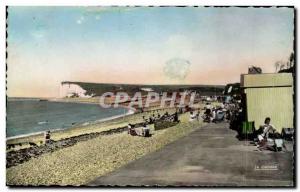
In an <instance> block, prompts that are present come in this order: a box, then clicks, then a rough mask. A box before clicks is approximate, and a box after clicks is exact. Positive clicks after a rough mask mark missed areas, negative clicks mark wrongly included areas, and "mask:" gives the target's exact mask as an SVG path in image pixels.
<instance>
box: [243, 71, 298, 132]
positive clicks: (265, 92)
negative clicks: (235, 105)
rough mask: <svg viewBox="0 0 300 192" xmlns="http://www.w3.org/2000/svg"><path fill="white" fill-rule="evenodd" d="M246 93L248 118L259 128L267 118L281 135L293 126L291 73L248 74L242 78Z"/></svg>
mask: <svg viewBox="0 0 300 192" xmlns="http://www.w3.org/2000/svg"><path fill="white" fill-rule="evenodd" d="M241 86H242V87H243V88H244V92H245V93H246V105H247V109H246V110H247V111H246V112H247V118H248V121H254V122H255V127H256V128H259V126H260V125H262V124H263V123H264V120H265V118H266V117H270V118H271V124H273V125H274V126H275V127H276V130H277V131H278V132H280V133H281V130H282V128H284V127H294V126H293V117H294V111H293V78H292V74H290V73H275V74H253V75H252V74H247V75H242V77H241Z"/></svg>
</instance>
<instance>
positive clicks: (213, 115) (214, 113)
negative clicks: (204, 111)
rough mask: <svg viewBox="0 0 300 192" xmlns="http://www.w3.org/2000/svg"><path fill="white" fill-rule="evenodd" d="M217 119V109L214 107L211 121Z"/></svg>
mask: <svg viewBox="0 0 300 192" xmlns="http://www.w3.org/2000/svg"><path fill="white" fill-rule="evenodd" d="M215 119H216V109H215V108H213V109H212V113H211V119H210V121H214V120H215Z"/></svg>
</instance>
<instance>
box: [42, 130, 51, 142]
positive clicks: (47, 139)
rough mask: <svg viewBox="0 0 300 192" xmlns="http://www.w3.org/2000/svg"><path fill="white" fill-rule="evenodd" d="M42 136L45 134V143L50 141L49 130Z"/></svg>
mask: <svg viewBox="0 0 300 192" xmlns="http://www.w3.org/2000/svg"><path fill="white" fill-rule="evenodd" d="M44 136H45V144H47V143H50V139H51V135H50V131H46V132H45V135H44Z"/></svg>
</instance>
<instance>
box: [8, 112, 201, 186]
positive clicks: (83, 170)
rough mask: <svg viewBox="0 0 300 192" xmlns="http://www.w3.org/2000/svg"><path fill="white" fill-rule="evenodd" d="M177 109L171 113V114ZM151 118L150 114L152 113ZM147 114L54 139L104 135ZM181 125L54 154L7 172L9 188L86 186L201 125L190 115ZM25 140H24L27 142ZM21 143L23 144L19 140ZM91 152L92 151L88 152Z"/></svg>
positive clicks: (101, 139) (99, 140) (121, 135)
mask: <svg viewBox="0 0 300 192" xmlns="http://www.w3.org/2000/svg"><path fill="white" fill-rule="evenodd" d="M172 110H173V111H174V110H175V109H168V111H169V112H172ZM150 114H151V113H150ZM144 115H145V113H140V114H134V115H129V116H127V117H124V118H120V119H115V120H112V121H109V122H102V123H99V124H95V125H89V126H85V127H77V128H72V129H69V130H64V131H60V132H56V133H53V139H57V140H59V139H61V138H66V137H70V136H71V135H79V134H83V133H88V132H90V133H91V132H95V131H104V130H109V129H112V128H115V127H119V126H122V125H125V124H127V122H131V123H133V122H140V121H141V120H142V116H144ZM179 118H180V121H181V122H180V123H179V124H177V125H175V126H173V127H170V128H167V129H164V130H159V131H154V128H153V125H151V126H150V128H151V132H152V133H153V135H152V137H149V138H145V137H138V136H135V137H134V136H130V135H128V134H127V132H122V133H118V134H112V135H106V136H99V137H97V138H94V139H90V140H87V141H83V142H79V143H77V144H76V145H74V146H71V147H66V148H63V149H60V150H57V151H54V152H52V153H46V154H43V155H41V156H39V157H38V158H33V159H30V160H29V161H27V162H24V163H22V164H19V165H17V166H13V167H10V168H8V169H7V172H6V173H7V184H8V185H84V184H86V183H87V182H90V181H91V180H93V179H94V178H95V177H97V176H99V175H104V174H106V173H109V172H111V171H113V170H115V169H117V168H119V167H121V166H122V165H125V164H127V163H128V162H131V161H133V160H135V159H138V158H140V157H142V156H143V155H145V154H147V153H150V152H153V151H156V150H158V149H160V148H161V147H163V146H164V145H166V144H168V143H170V142H172V141H175V140H176V139H178V138H180V137H182V136H185V135H186V134H188V133H190V132H191V131H192V130H193V129H194V128H196V127H199V126H201V125H202V122H199V121H192V122H190V121H189V114H187V113H185V114H183V115H181V116H180V117H179ZM41 137H42V136H31V137H30V138H26V140H27V141H28V140H34V141H36V140H39V139H41ZM24 139H25V138H24ZM19 141H20V140H19ZM87 149H89V150H87Z"/></svg>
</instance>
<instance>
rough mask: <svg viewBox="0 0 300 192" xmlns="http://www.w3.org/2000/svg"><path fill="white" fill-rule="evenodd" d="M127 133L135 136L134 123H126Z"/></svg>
mask: <svg viewBox="0 0 300 192" xmlns="http://www.w3.org/2000/svg"><path fill="white" fill-rule="evenodd" d="M128 134H130V135H132V136H137V135H138V134H137V132H136V131H135V129H134V125H132V124H130V123H129V124H128Z"/></svg>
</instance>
